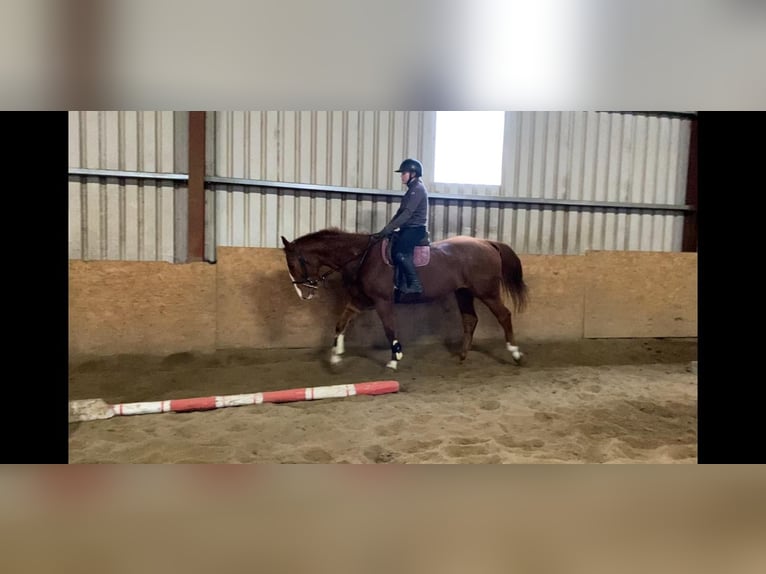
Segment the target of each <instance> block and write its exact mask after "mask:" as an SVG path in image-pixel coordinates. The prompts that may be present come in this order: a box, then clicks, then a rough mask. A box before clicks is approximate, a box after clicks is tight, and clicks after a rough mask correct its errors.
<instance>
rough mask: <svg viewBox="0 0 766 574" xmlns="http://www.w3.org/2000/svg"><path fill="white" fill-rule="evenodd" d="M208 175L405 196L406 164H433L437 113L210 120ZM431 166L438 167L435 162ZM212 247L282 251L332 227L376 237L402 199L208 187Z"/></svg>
mask: <svg viewBox="0 0 766 574" xmlns="http://www.w3.org/2000/svg"><path fill="white" fill-rule="evenodd" d="M208 118H209V119H208V130H207V131H208V134H209V137H208V150H207V155H208V158H209V160H210V161H209V163H208V174H209V175H213V176H217V177H227V178H243V179H252V180H265V181H279V182H287V183H302V184H314V185H328V186H337V187H347V188H362V189H370V190H399V189H401V183H400V182H399V174H396V173H394V170H395V169H396V168H398V167H399V163H400V162H401V161H402V159H404V158H405V157H423V158H426V157H431V158H432V157H433V153H434V152H433V149H434V127H435V124H434V120H435V113H433V112H398V111H377V112H364V111H359V112H357V111H338V112H333V111H311V112H217V113H215V114H210V115H209V116H208ZM430 165H433V161H431V162H430ZM208 189H210V190H213V191H214V192H215V197H216V200H215V209H216V216H215V222H216V232H215V236H216V241H217V244H218V245H225V246H253V247H281V245H282V243H281V241H280V240H279V237H280V235H284V236H285V237H287V238H289V239H294V238H295V237H298V236H300V235H304V234H306V233H310V232H312V231H316V230H319V229H324V228H326V227H332V226H335V227H340V228H341V229H346V230H349V231H352V230H353V231H360V232H365V233H371V232H374V231H378V230H379V229H380V228H381V227H383V226H384V225H385V224H386V223H387V222H388V220H389V219H390V218H391V217H392V216H393V214H394V212H395V211H396V209H397V208H398V203H399V198H398V197H395V196H393V197H392V196H386V195H376V194H369V195H368V194H360V195H351V194H340V193H332V192H329V191H320V190H317V191H309V190H291V189H275V188H260V187H252V186H238V185H227V184H220V183H219V184H208Z"/></svg>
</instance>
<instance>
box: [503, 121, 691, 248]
mask: <svg viewBox="0 0 766 574" xmlns="http://www.w3.org/2000/svg"><path fill="white" fill-rule="evenodd" d="M690 127H691V121H690V120H689V119H688V118H681V117H669V116H656V115H640V114H620V113H599V112H522V113H509V114H507V115H506V142H505V153H504V170H503V187H502V190H501V193H502V194H503V195H506V196H511V197H524V198H545V199H568V200H584V201H593V202H615V203H625V204H629V203H633V204H636V203H638V204H652V205H663V204H664V205H667V204H671V205H672V204H677V205H682V204H684V203H685V197H686V176H687V166H688V159H689V136H690ZM513 228H514V230H515V231H514V232H513V235H511V237H513V238H514V240H515V243H516V244H517V245H519V246H520V248H521V249H522V250H523V251H525V252H529V253H581V252H583V251H585V250H588V249H605V250H642V251H680V250H681V240H682V230H683V214H682V213H679V212H668V211H659V212H658V211H651V210H640V209H622V208H617V209H591V208H587V209H572V208H565V209H555V210H554V209H549V208H543V209H524V210H517V211H515V212H514V214H513Z"/></svg>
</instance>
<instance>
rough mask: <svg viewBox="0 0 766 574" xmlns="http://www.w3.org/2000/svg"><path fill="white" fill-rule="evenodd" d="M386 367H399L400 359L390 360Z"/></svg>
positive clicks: (394, 368)
mask: <svg viewBox="0 0 766 574" xmlns="http://www.w3.org/2000/svg"><path fill="white" fill-rule="evenodd" d="M386 367H388V368H389V369H391V370H393V371H395V370H396V369H397V368H398V367H399V362H398V361H389V362H388V363H386Z"/></svg>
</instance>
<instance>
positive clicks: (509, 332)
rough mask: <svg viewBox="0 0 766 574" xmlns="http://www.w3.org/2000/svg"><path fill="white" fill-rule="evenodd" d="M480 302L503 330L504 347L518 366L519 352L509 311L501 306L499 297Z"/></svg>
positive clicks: (487, 298)
mask: <svg viewBox="0 0 766 574" xmlns="http://www.w3.org/2000/svg"><path fill="white" fill-rule="evenodd" d="M481 300H482V301H483V302H484V304H485V305H486V306H487V307H489V310H490V311H492V313H493V314H494V315H495V317H497V321H498V323H500V325H501V326H502V327H503V329H504V330H505V346H506V348H507V349H508V350H509V351H510V352H511V356H512V357H513V360H514V361H515V362H516V363H517V364H518V363H520V362H521V357H522V354H521V351H519V347H518V346H517V345H516V339H515V337H514V336H513V323H512V322H511V311H510V310H509V309H508V307H506V306H505V305H504V304H503V301H502V299H501V298H500V295H499V294H498V295H495V296H494V297H482V298H481Z"/></svg>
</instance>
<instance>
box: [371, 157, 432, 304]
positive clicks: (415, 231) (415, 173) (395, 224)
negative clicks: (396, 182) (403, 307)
mask: <svg viewBox="0 0 766 574" xmlns="http://www.w3.org/2000/svg"><path fill="white" fill-rule="evenodd" d="M396 172H397V173H401V174H402V175H401V178H402V184H404V185H406V186H407V191H406V192H405V194H404V197H402V202H401V205H400V206H399V210H398V211H397V212H396V214H395V215H394V217H393V219H391V221H390V222H389V223H388V224H387V225H386V226H385V227H384V228H383V229H382V230H381V231H379V232H378V233H374V234H373V238H375V239H380V238H382V237H387V236H389V235H391V234H392V233H393V232H394V230H395V229H396V228H399V236H398V238H397V240H396V243H395V245H394V249H395V253H394V255H393V258H394V261H395V262H396V263H397V264H398V265H399V268H400V269H401V270H402V271H403V272H404V276H405V277H406V279H407V284H406V285H404V286H402V289H401V291H402V293H422V292H423V286H422V285H421V284H420V279H419V278H418V274H417V272H416V271H415V262H414V261H413V252H414V250H415V246H416V245H418V244H419V243H420V242H421V241H422V240H423V239H425V238H426V237H427V234H428V231H427V229H428V191H427V190H426V186H425V185H424V184H423V180H422V179H421V177H422V176H423V165H422V164H421V163H420V162H419V161H418V160H416V159H405V160H404V161H403V162H402V163H401V165H400V166H399V169H397V170H396Z"/></svg>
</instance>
